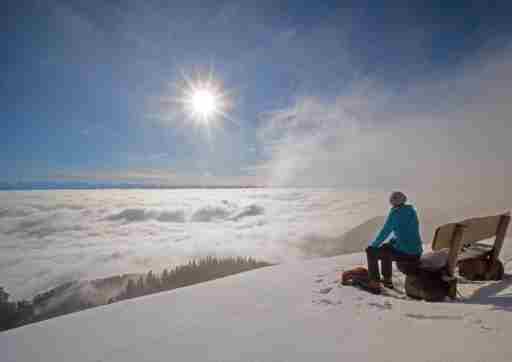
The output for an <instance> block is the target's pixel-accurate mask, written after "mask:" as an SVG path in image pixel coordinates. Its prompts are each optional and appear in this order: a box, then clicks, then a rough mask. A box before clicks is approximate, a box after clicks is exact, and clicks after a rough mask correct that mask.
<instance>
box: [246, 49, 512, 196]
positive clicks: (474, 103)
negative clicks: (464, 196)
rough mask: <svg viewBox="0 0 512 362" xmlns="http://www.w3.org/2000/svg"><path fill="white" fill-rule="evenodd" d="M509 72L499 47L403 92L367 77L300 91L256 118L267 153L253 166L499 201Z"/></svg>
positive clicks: (281, 180)
mask: <svg viewBox="0 0 512 362" xmlns="http://www.w3.org/2000/svg"><path fill="white" fill-rule="evenodd" d="M509 74H512V51H511V49H510V48H508V47H507V48H504V49H500V50H499V51H488V52H485V53H482V54H481V55H480V57H478V58H477V59H476V60H473V61H471V62H468V63H466V64H464V65H462V66H461V67H460V69H459V70H458V71H457V72H456V73H455V74H446V73H445V74H440V75H439V76H438V77H437V78H436V79H433V78H432V79H428V80H425V79H423V80H421V81H416V82H415V83H414V84H413V85H409V86H408V87H407V88H406V89H400V90H389V89H386V88H385V87H384V86H382V84H379V83H372V82H368V81H365V82H363V83H361V82H356V83H354V84H355V86H354V85H352V87H350V90H349V91H346V92H344V93H343V94H340V95H339V96H338V97H335V98H331V99H327V98H325V97H321V96H309V97H301V98H298V99H296V100H295V102H294V103H293V104H292V105H290V106H289V107H286V108H283V109H278V110H275V111H273V112H268V113H265V114H263V115H262V117H263V118H264V120H265V126H264V127H263V128H262V129H261V130H260V140H261V142H262V144H263V145H264V147H265V150H266V157H267V159H266V161H264V162H261V163H260V164H259V165H257V166H256V167H254V169H255V170H258V171H259V172H261V173H262V174H265V175H266V176H267V177H268V178H269V183H271V184H276V185H297V184H301V185H340V186H351V185H367V186H379V187H382V188H395V187H404V188H408V189H420V188H423V189H424V188H439V189H444V190H458V192H459V193H462V192H463V191H466V192H467V193H468V194H469V195H471V196H470V197H476V196H477V195H475V192H481V193H482V195H479V197H481V198H486V197H490V198H492V199H494V200H499V199H500V198H501V199H503V197H504V196H505V194H506V193H505V191H506V190H505V184H506V180H510V176H511V173H510V171H509V170H511V169H512V158H511V157H510V155H511V154H512V146H511V142H510V140H511V137H512V123H511V122H512V121H511V120H510V114H512V104H511V103H510V99H512V88H510V77H509ZM461 185H463V186H462V187H461Z"/></svg>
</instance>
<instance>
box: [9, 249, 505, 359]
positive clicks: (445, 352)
mask: <svg viewBox="0 0 512 362" xmlns="http://www.w3.org/2000/svg"><path fill="white" fill-rule="evenodd" d="M511 244H512V240H510V239H507V240H506V244H505V245H506V248H505V250H504V253H503V259H504V260H505V261H506V262H507V261H508V260H510V258H512V245H511ZM363 262H364V257H363V255H362V254H360V253H359V254H350V255H342V256H338V257H331V258H318V259H313V260H308V261H295V262H290V263H286V264H282V265H277V266H273V267H268V268H263V269H259V270H254V271H250V272H247V273H243V274H238V275H235V276H231V277H227V278H224V279H219V280H215V281H211V282H208V283H203V284H198V285H194V286H191V287H186V288H182V289H177V290H174V291H170V292H164V293H160V294H154V295H151V296H147V297H142V298H138V299H132V300H128V301H124V302H120V303H116V304H112V305H108V306H105V307H100V308H96V309H91V310H87V311H84V312H80V313H76V314H71V315H67V316H64V317H59V318H55V319H52V320H48V321H44V322H42V323H38V324H34V325H28V326H24V327H21V328H18V329H14V330H10V331H7V332H4V333H0V351H1V352H0V353H1V356H2V361H3V362H14V361H16V362H21V361H23V362H31V361H42V362H46V361H47V362H56V361H76V362H85V361H88V362H89V361H104V362H106V361H120V362H132V361H133V362H140V361H265V362H269V361H293V362H300V361H308V362H309V361H351V362H357V361H379V362H380V361H398V362H399V361H407V362H409V361H417V362H420V361H440V362H441V361H442V362H446V361H464V362H472V361H510V358H511V356H512V343H511V342H510V336H511V333H512V276H511V275H510V273H511V272H512V263H507V265H506V270H507V272H508V273H509V275H507V277H506V278H505V279H504V280H503V281H500V282H475V283H471V284H462V285H461V287H460V292H461V295H462V297H461V298H460V300H459V301H456V302H446V303H426V302H417V301H412V300H407V299H405V297H404V296H403V294H401V293H400V291H401V290H402V288H403V278H402V277H401V276H400V274H399V273H398V272H395V275H394V277H395V281H396V284H397V286H398V292H397V293H394V294H393V295H392V296H375V295H370V294H368V293H366V292H363V291H360V290H358V289H355V288H352V287H338V286H337V285H336V278H337V274H338V273H339V272H340V271H342V270H345V269H348V268H350V267H352V266H355V265H359V264H361V263H363Z"/></svg>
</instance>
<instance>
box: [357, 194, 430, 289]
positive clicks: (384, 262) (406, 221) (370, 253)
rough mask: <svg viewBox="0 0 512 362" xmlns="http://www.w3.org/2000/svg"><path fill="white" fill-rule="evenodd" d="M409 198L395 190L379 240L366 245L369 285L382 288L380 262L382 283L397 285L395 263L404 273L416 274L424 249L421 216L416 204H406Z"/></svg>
mask: <svg viewBox="0 0 512 362" xmlns="http://www.w3.org/2000/svg"><path fill="white" fill-rule="evenodd" d="M406 201H407V197H406V196H405V195H404V194H403V193H402V192H399V191H396V192H393V193H392V194H391V197H390V198H389V202H390V203H391V206H392V208H391V211H390V212H389V215H388V218H387V220H386V223H385V224H384V226H383V227H382V230H381V231H380V232H379V234H378V235H377V237H376V238H375V240H373V241H371V242H370V245H369V246H368V248H366V256H367V259H368V274H369V279H370V282H369V287H370V288H371V289H375V290H380V288H381V284H380V282H381V278H380V273H379V265H378V261H379V260H380V261H381V267H382V276H383V277H384V278H383V279H382V284H384V286H385V287H388V288H393V281H392V278H391V275H392V262H393V261H395V262H396V263H397V267H398V269H399V270H400V271H401V272H402V273H404V274H409V273H414V271H415V270H416V268H417V267H418V265H419V260H420V256H421V253H422V252H423V247H422V241H421V237H420V232H419V222H418V215H417V214H416V211H415V210H414V208H413V207H412V205H408V204H406ZM391 233H393V234H394V237H393V238H391V239H390V241H389V242H388V243H385V244H383V243H384V241H385V240H386V239H387V238H388V236H389V235H390V234H391Z"/></svg>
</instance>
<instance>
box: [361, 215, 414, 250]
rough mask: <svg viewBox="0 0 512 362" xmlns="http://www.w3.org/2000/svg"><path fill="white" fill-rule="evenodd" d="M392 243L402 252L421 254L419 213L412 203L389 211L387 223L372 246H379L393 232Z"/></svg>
mask: <svg viewBox="0 0 512 362" xmlns="http://www.w3.org/2000/svg"><path fill="white" fill-rule="evenodd" d="M391 232H393V233H394V236H395V237H394V238H393V239H391V241H390V242H391V245H392V246H393V247H394V248H395V249H397V250H398V251H401V252H402V253H406V254H411V255H421V253H422V252H423V247H422V245H421V244H422V241H421V236H420V230H419V222H418V215H417V214H416V211H415V210H414V208H413V207H412V206H411V205H402V206H399V207H394V208H392V209H391V211H390V212H389V215H388V218H387V220H386V223H385V224H384V226H383V227H382V230H381V231H380V232H379V234H378V235H377V237H376V238H375V240H373V241H372V242H370V246H373V247H379V246H380V245H381V244H382V243H383V242H384V241H385V240H386V239H387V237H388V236H389V234H391Z"/></svg>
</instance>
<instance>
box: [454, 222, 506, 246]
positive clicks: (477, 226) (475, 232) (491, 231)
mask: <svg viewBox="0 0 512 362" xmlns="http://www.w3.org/2000/svg"><path fill="white" fill-rule="evenodd" d="M501 217H502V215H496V216H487V217H478V218H473V219H467V220H464V221H461V222H460V224H462V225H464V226H465V227H466V228H465V229H464V237H463V239H462V243H463V245H468V244H473V243H476V242H477V241H481V240H485V239H489V238H492V237H493V236H494V235H496V232H497V231H498V226H499V224H500V221H501Z"/></svg>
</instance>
